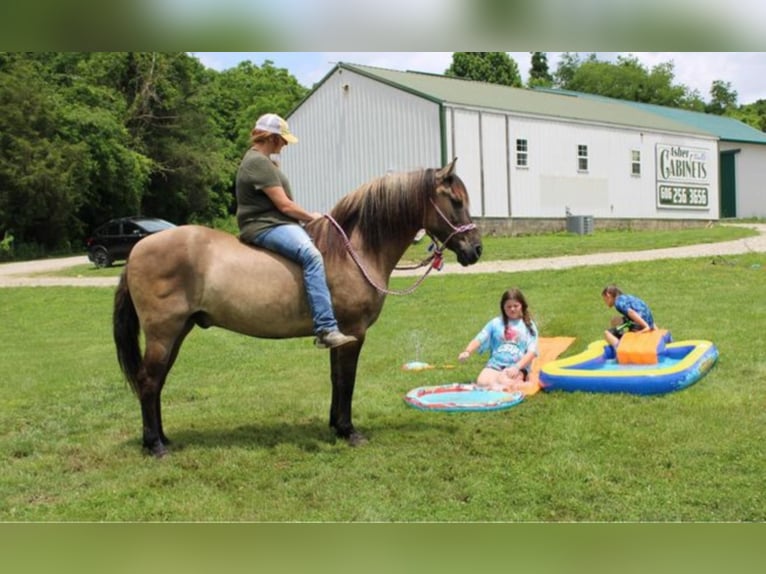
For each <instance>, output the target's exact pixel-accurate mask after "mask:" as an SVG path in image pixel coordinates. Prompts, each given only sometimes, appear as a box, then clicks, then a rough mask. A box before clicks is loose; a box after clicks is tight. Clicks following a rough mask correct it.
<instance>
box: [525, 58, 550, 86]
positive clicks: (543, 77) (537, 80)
mask: <svg viewBox="0 0 766 574" xmlns="http://www.w3.org/2000/svg"><path fill="white" fill-rule="evenodd" d="M527 85H528V86H529V87H530V88H533V87H536V86H541V87H550V86H552V85H553V76H552V75H551V73H550V71H549V69H548V56H547V55H546V53H545V52H532V67H531V68H530V69H529V81H528V82H527Z"/></svg>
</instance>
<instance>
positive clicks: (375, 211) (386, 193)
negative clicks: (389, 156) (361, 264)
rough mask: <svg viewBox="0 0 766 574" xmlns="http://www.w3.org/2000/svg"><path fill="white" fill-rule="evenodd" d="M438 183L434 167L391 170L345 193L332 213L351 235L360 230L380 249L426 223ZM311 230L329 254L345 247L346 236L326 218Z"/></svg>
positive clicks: (409, 236) (371, 245)
mask: <svg viewBox="0 0 766 574" xmlns="http://www.w3.org/2000/svg"><path fill="white" fill-rule="evenodd" d="M434 186H435V177H434V170H433V169H423V170H418V171H412V172H407V173H390V174H387V175H384V176H382V177H379V178H376V179H374V180H372V181H370V182H368V183H365V184H363V185H361V186H360V187H358V188H357V189H355V190H354V191H352V192H351V193H349V194H348V195H346V196H345V197H343V198H342V199H341V200H340V201H339V202H338V203H337V204H336V205H335V207H333V208H332V210H331V211H330V215H331V216H332V217H333V219H335V221H337V222H338V225H340V226H341V227H342V228H343V231H345V233H346V235H347V236H349V237H350V236H351V234H352V233H353V232H354V231H357V232H358V233H360V234H361V236H362V239H363V241H364V243H365V244H366V245H367V247H368V248H369V249H371V250H373V251H380V250H381V248H382V247H383V244H384V242H387V241H391V240H393V241H398V240H411V239H412V237H413V235H414V233H415V232H416V231H417V230H418V229H419V228H420V227H422V224H423V217H424V214H425V210H426V205H427V202H428V199H429V197H430V194H431V193H432V192H433V190H434ZM308 230H309V233H311V234H312V235H313V237H314V241H315V243H316V245H317V247H318V248H319V250H320V251H322V252H323V253H324V255H325V257H328V256H333V255H337V254H339V253H341V252H343V251H344V250H345V248H344V245H343V238H342V237H341V236H340V233H339V232H338V230H337V229H335V227H334V226H333V225H332V223H331V222H330V221H328V220H327V219H326V218H323V219H321V220H316V221H314V222H312V223H311V224H310V226H309V228H308Z"/></svg>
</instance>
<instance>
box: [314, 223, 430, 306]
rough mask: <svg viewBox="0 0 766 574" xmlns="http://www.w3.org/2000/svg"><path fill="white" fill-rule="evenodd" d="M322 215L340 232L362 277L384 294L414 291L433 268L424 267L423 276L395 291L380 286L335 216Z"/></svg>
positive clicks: (402, 293)
mask: <svg viewBox="0 0 766 574" xmlns="http://www.w3.org/2000/svg"><path fill="white" fill-rule="evenodd" d="M324 216H325V217H326V218H327V219H328V220H329V221H330V223H332V224H333V226H334V227H335V229H337V230H338V233H340V236H341V237H342V238H343V245H344V246H345V247H346V251H348V254H349V255H351V259H353V260H354V263H356V266H357V267H359V270H360V271H361V272H362V275H364V278H365V279H367V282H368V283H369V284H370V285H372V286H373V287H375V289H377V290H378V291H379V292H380V293H385V294H386V295H409V294H410V293H412V292H414V291H415V289H417V288H418V287H420V284H421V283H422V282H423V281H425V278H426V277H427V276H428V274H429V273H430V272H431V269H433V266H431V267H429V268H428V269H426V272H425V273H424V274H423V276H422V277H420V278H419V279H418V280H417V281H416V282H415V283H414V284H413V285H410V286H409V287H407V288H406V289H402V290H400V291H397V290H393V289H388V288H387V287H381V286H380V285H378V284H377V283H376V282H375V281H374V280H373V278H372V277H370V274H369V273H368V271H367V269H366V268H365V266H364V264H363V263H362V262H361V261H360V260H359V256H358V255H357V254H356V252H355V251H354V248H353V247H352V246H351V240H350V239H349V238H348V235H346V232H345V231H343V228H342V227H341V226H340V225H339V224H338V222H337V221H335V218H334V217H333V216H332V215H330V214H329V213H325V214H324ZM432 257H433V256H432Z"/></svg>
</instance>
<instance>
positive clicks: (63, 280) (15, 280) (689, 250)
mask: <svg viewBox="0 0 766 574" xmlns="http://www.w3.org/2000/svg"><path fill="white" fill-rule="evenodd" d="M733 225H740V226H743V227H749V228H752V229H756V230H757V231H758V232H759V233H760V235H758V236H755V237H748V238H745V239H737V240H734V241H725V242H722V243H705V244H702V245H687V246H685V247H670V248H667V249H653V250H647V251H629V252H624V251H621V252H614V253H595V254H593V255H571V256H565V257H544V258H539V259H516V260H512V261H480V262H479V263H476V264H475V265H471V266H469V267H462V266H461V265H459V264H457V263H448V264H446V265H445V266H444V269H442V271H441V273H509V272H518V271H540V270H545V269H567V268H570V267H580V266H584V265H609V264H612V263H620V262H625V261H649V260H652V259H678V258H683V257H716V256H725V255H737V254H741V253H749V252H759V253H764V252H766V224H761V223H737V224H733ZM87 263H88V258H87V257H86V256H85V255H81V256H77V257H64V258H61V259H43V260H38V261H21V262H15V263H3V264H0V287H50V286H78V287H115V286H116V285H117V277H50V276H46V275H45V273H48V272H54V271H59V270H61V269H64V268H66V267H73V266H75V265H85V264H87ZM422 274H423V269H415V270H406V271H395V272H394V276H395V277H404V276H420V275H422Z"/></svg>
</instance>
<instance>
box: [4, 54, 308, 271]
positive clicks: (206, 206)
mask: <svg viewBox="0 0 766 574" xmlns="http://www.w3.org/2000/svg"><path fill="white" fill-rule="evenodd" d="M307 93H308V89H307V88H305V87H303V86H301V85H300V84H299V83H298V81H297V80H296V79H295V78H294V77H293V76H292V75H291V74H290V73H289V72H288V71H287V70H285V69H280V68H276V67H274V65H273V63H272V62H270V61H267V62H265V63H264V64H263V65H262V66H260V67H259V66H256V65H253V64H252V63H250V62H243V63H241V64H239V65H238V66H237V67H235V68H232V69H229V70H226V71H223V72H218V71H214V70H210V69H207V68H205V67H204V66H203V65H202V64H201V63H200V62H199V60H197V59H196V58H195V57H193V56H190V55H188V54H186V53H184V52H176V53H156V52H152V53H147V52H119V53H116V52H108V53H58V52H56V53H11V52H3V53H0V109H2V113H0V242H2V244H0V245H4V246H5V253H6V256H9V252H10V249H11V246H13V245H15V246H16V256H20V255H21V254H20V253H19V251H23V252H26V254H32V253H34V252H38V253H46V252H51V251H67V250H72V251H81V250H82V242H83V240H84V238H85V237H86V236H87V235H88V233H90V232H91V230H92V229H93V228H94V227H95V226H96V225H98V224H100V223H103V222H104V221H106V220H108V219H111V218H113V217H117V216H125V215H139V214H141V215H152V216H156V217H162V218H165V219H168V220H170V221H173V222H176V223H187V222H199V223H207V224H212V223H213V222H215V220H216V219H217V218H224V217H227V216H228V215H229V212H230V209H231V206H232V202H233V192H232V190H233V186H234V177H235V175H236V170H237V165H238V163H239V160H240V158H241V156H242V153H243V152H244V150H245V149H246V148H247V147H248V145H249V143H248V142H249V133H250V130H251V129H252V126H253V124H254V122H255V119H256V118H257V117H258V116H259V115H260V114H262V113H266V112H276V113H279V114H282V115H286V114H287V113H288V112H289V111H290V110H291V109H292V108H293V107H294V106H295V105H296V104H297V103H298V102H299V101H300V100H301V98H303V97H304V96H305V95H306V94H307ZM11 238H12V240H11ZM19 248H21V249H19ZM0 249H2V247H0ZM2 255H3V253H1V252H0V257H2Z"/></svg>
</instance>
